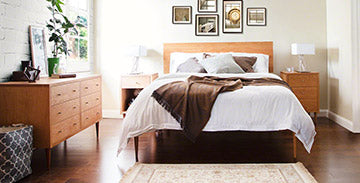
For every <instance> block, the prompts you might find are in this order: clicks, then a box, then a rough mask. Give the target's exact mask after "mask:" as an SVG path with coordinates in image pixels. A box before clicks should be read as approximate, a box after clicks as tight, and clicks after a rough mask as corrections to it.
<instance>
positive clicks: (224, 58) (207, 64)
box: [199, 54, 245, 74]
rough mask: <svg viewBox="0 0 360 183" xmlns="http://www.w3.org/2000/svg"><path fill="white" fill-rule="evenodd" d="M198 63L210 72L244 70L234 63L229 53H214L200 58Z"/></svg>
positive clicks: (238, 71) (237, 71) (239, 71)
mask: <svg viewBox="0 0 360 183" xmlns="http://www.w3.org/2000/svg"><path fill="white" fill-rule="evenodd" d="M199 64H201V65H202V66H203V67H204V68H205V70H206V71H207V72H208V73H210V74H220V73H245V72H244V70H243V69H242V68H241V67H240V66H239V65H237V64H236V63H235V61H234V59H233V56H232V55H231V54H219V55H215V56H213V57H209V58H206V59H203V60H201V61H200V62H199Z"/></svg>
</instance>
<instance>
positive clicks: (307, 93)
mask: <svg viewBox="0 0 360 183" xmlns="http://www.w3.org/2000/svg"><path fill="white" fill-rule="evenodd" d="M280 76H281V78H282V79H283V80H284V81H286V82H287V83H288V84H289V85H290V87H291V88H292V90H293V92H294V93H295V95H296V97H297V98H298V99H299V101H300V102H301V104H302V105H303V107H304V109H305V110H306V111H307V112H308V113H311V112H313V113H314V117H315V118H314V121H315V123H316V121H317V113H318V112H320V108H319V106H320V104H319V101H320V99H319V73H318V72H310V73H298V72H281V73H280Z"/></svg>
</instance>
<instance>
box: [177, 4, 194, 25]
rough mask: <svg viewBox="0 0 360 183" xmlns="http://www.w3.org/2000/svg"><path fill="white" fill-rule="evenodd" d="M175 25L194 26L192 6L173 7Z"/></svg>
mask: <svg viewBox="0 0 360 183" xmlns="http://www.w3.org/2000/svg"><path fill="white" fill-rule="evenodd" d="M172 23H173V24H192V7H191V6H173V7H172Z"/></svg>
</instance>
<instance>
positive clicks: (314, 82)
mask: <svg viewBox="0 0 360 183" xmlns="http://www.w3.org/2000/svg"><path fill="white" fill-rule="evenodd" d="M287 82H288V84H289V85H290V86H291V87H296V86H306V87H308V86H318V85H319V75H317V74H304V75H289V76H288V79H287Z"/></svg>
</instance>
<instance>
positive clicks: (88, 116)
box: [81, 105, 102, 129]
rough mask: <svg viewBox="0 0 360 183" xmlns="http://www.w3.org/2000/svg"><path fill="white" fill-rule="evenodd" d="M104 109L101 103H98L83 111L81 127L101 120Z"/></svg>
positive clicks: (83, 127)
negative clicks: (102, 109)
mask: <svg viewBox="0 0 360 183" xmlns="http://www.w3.org/2000/svg"><path fill="white" fill-rule="evenodd" d="M101 118H102V111H101V105H98V106H96V107H94V108H92V109H89V110H87V111H85V112H82V113H81V129H85V128H87V127H89V126H90V125H93V124H95V122H97V121H99V120H101Z"/></svg>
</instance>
